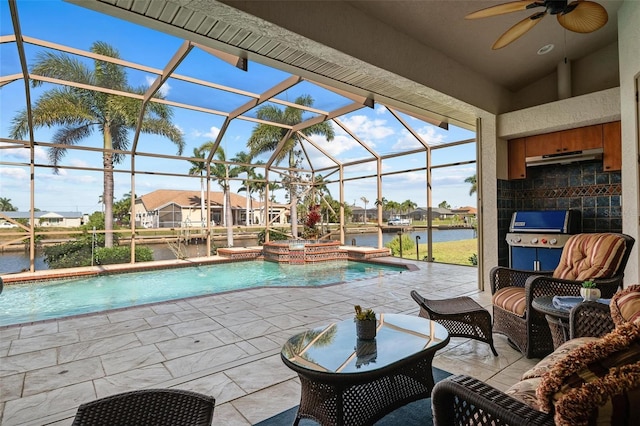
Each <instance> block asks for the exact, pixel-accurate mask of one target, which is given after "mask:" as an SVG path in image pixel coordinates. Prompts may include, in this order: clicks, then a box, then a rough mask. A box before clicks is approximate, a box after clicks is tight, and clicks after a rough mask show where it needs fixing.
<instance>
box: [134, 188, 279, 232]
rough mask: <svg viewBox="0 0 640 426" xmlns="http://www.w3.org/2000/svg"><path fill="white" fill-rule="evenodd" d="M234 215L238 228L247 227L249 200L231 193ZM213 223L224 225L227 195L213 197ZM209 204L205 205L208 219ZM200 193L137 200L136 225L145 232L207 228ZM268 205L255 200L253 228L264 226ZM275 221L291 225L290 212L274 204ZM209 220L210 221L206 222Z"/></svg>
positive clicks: (164, 193)
mask: <svg viewBox="0 0 640 426" xmlns="http://www.w3.org/2000/svg"><path fill="white" fill-rule="evenodd" d="M229 195H230V201H231V212H232V217H233V224H234V225H244V224H245V223H246V219H245V217H246V212H247V198H246V197H243V196H241V195H238V194H235V193H233V192H232V193H230V194H229ZM209 197H210V198H209V202H210V207H209V208H210V212H209V220H210V221H212V223H214V224H215V225H220V224H221V223H223V205H224V194H223V193H222V192H210V193H209ZM206 205H207V203H206V201H205V203H204V207H205V212H204V214H205V215H206ZM201 206H202V204H201V193H200V191H183V190H176V189H159V190H156V191H153V192H150V193H148V194H145V195H142V196H140V197H138V198H136V200H135V207H134V211H135V216H136V225H137V226H142V227H145V228H173V227H192V226H201V225H203V218H202V212H201ZM263 206H264V203H262V202H260V201H256V200H253V199H251V200H250V201H249V216H250V219H251V223H252V224H259V223H262V222H263V219H262V218H263V213H262V212H263ZM270 211H271V217H272V218H274V217H275V218H277V220H276V223H281V224H284V223H286V221H287V218H286V215H287V211H288V209H287V208H286V206H283V205H280V204H271V206H270ZM205 220H206V219H205Z"/></svg>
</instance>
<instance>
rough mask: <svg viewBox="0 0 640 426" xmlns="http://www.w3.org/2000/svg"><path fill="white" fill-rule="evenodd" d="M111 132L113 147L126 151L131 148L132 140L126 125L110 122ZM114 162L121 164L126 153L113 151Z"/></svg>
mask: <svg viewBox="0 0 640 426" xmlns="http://www.w3.org/2000/svg"><path fill="white" fill-rule="evenodd" d="M109 134H110V135H111V147H112V148H113V149H117V150H121V151H126V150H127V149H129V145H130V144H131V141H130V139H129V132H128V130H127V128H126V127H125V126H122V125H120V124H118V123H110V126H109ZM112 155H113V163H114V164H120V163H121V162H122V161H123V160H124V158H125V155H124V154H120V153H113V154H112Z"/></svg>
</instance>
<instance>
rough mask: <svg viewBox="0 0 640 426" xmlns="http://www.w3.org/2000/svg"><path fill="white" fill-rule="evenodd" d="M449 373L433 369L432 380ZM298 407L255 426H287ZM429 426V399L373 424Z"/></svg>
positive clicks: (305, 425) (307, 423)
mask: <svg viewBox="0 0 640 426" xmlns="http://www.w3.org/2000/svg"><path fill="white" fill-rule="evenodd" d="M450 375H451V373H449V372H447V371H444V370H440V369H439V368H435V367H433V379H434V381H436V382H438V381H440V380H442V379H444V378H445V377H447V376H450ZM297 411H298V406H295V407H293V408H290V409H289V410H287V411H283V412H282V413H279V414H276V415H275V416H273V417H270V418H268V419H266V420H263V421H261V422H260V423H256V424H255V426H288V425H292V424H293V421H294V420H295V419H296V412H297ZM317 424H318V423H316V422H314V421H313V420H310V419H302V420H300V423H299V425H300V426H312V425H313V426H315V425H317ZM418 425H420V426H431V425H433V420H432V416H431V398H425V399H419V400H417V401H414V402H412V403H409V404H407V405H405V406H403V407H400V408H398V409H397V410H395V411H392V412H391V413H389V414H387V415H386V416H384V417H383V418H382V419H380V420H378V421H377V422H376V423H375V426H418Z"/></svg>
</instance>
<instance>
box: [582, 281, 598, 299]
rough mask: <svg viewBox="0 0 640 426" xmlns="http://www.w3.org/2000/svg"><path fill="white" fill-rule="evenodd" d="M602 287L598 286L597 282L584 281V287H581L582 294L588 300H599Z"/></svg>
mask: <svg viewBox="0 0 640 426" xmlns="http://www.w3.org/2000/svg"><path fill="white" fill-rule="evenodd" d="M600 295H601V294H600V289H598V288H597V287H596V283H595V282H593V281H591V280H587V281H584V282H583V283H582V288H581V289H580V296H582V298H583V299H584V300H585V301H587V300H598V299H599V298H600Z"/></svg>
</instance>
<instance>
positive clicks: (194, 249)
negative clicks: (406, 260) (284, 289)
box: [0, 229, 476, 274]
mask: <svg viewBox="0 0 640 426" xmlns="http://www.w3.org/2000/svg"><path fill="white" fill-rule="evenodd" d="M406 234H407V235H409V237H410V238H411V239H412V240H413V241H416V237H420V239H419V240H418V243H419V244H426V243H427V231H426V230H423V231H413V232H407V233H406ZM395 237H397V234H396V233H395V232H386V233H383V234H382V242H383V245H384V244H387V243H388V242H390V241H391V240H393V239H394V238H395ZM432 238H433V242H434V243H437V242H442V241H458V240H469V239H473V238H476V234H475V231H474V230H473V229H434V230H433V232H432ZM234 244H235V246H236V247H247V246H255V245H257V240H255V239H253V240H252V239H242V240H241V239H238V240H236V241H234ZM345 244H346V245H357V246H369V247H377V245H378V234H376V233H367V234H347V236H346V238H345ZM148 246H149V247H150V248H151V249H152V250H153V259H154V260H169V259H175V258H176V256H175V255H174V254H173V252H172V251H171V249H170V248H169V247H168V245H166V244H149V245H148ZM185 248H186V252H187V255H188V257H202V256H206V251H207V250H206V249H207V247H206V244H189V245H186V246H185ZM35 268H36V271H41V270H44V269H49V267H48V265H47V264H46V263H45V262H44V259H43V257H42V254H41V253H38V256H37V257H36V259H35ZM28 269H29V253H28V252H23V251H20V252H8V253H2V254H0V274H12V273H16V272H20V271H23V270H28Z"/></svg>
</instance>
